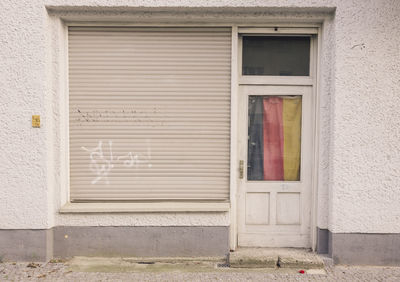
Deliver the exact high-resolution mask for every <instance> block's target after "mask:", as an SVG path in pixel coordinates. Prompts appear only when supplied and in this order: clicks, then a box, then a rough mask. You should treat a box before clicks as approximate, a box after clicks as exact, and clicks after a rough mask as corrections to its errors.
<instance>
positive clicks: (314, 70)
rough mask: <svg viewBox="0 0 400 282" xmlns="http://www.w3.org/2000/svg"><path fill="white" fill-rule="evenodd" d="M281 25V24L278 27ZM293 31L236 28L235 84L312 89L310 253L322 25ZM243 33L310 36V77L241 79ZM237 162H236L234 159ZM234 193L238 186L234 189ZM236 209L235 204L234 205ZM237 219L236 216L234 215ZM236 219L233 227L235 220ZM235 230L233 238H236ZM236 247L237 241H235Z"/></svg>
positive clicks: (314, 208)
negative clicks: (236, 76)
mask: <svg viewBox="0 0 400 282" xmlns="http://www.w3.org/2000/svg"><path fill="white" fill-rule="evenodd" d="M277 26H281V24H277ZM290 26H291V27H292V28H286V29H281V28H279V29H278V31H279V32H278V31H276V30H275V28H274V27H270V28H268V27H267V26H264V27H263V28H247V27H246V28H238V33H239V34H238V68H237V70H238V74H239V75H238V84H239V85H309V86H312V100H313V101H312V105H311V106H312V108H313V109H314V113H313V114H314V116H313V121H312V123H313V124H312V134H313V140H312V142H313V144H312V150H313V156H312V159H313V163H312V166H311V167H312V172H311V185H312V187H311V215H310V236H311V242H310V243H311V247H312V249H313V251H315V249H316V244H317V230H316V229H317V218H318V167H319V163H318V162H319V146H318V145H319V134H320V133H319V113H320V110H319V95H318V93H319V91H320V88H319V85H318V81H319V79H318V76H319V75H320V72H319V71H318V68H320V67H321V66H320V50H321V42H322V41H321V24H316V25H314V26H311V27H310V28H302V27H301V26H300V25H298V26H297V28H296V24H292V25H290ZM243 33H248V34H251V35H256V34H260V35H265V34H269V35H273V34H278V33H279V35H291V34H297V35H301V34H304V35H312V36H311V44H310V76H308V77H296V76H295V77H280V76H242V74H241V69H242V36H241V35H243ZM237 162H238V160H237ZM236 189H237V190H238V189H239V187H238V186H237V188H236ZM236 209H237V205H236ZM237 216H238V214H237ZM237 216H236V224H237V220H238V218H237ZM237 232H238V231H237V228H236V236H235V238H236V239H237ZM236 245H237V242H236Z"/></svg>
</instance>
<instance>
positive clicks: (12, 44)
mask: <svg viewBox="0 0 400 282" xmlns="http://www.w3.org/2000/svg"><path fill="white" fill-rule="evenodd" d="M76 6H79V7H76ZM46 7H47V8H48V9H50V10H51V11H52V13H51V15H49V14H48V11H47V10H46ZM103 7H106V8H107V7H108V8H109V10H107V9H106V8H103ZM136 7H140V9H141V10H143V9H146V8H145V7H163V8H162V9H160V8H157V11H158V12H156V13H148V12H147V13H145V14H141V12H140V13H139V12H135V11H136V10H135V8H136ZM167 7H177V8H176V15H175V17H172V19H171V18H168V17H167V16H164V14H163V13H164V12H163V10H164V11H165V10H168V9H167ZM181 7H198V8H196V9H195V11H196V12H195V14H196V15H195V16H192V15H191V14H188V13H179V9H178V8H181ZM207 7H217V8H213V9H211V11H214V13H210V10H207ZM218 7H219V8H220V9H221V10H218ZM240 7H250V8H251V7H253V8H254V9H253V10H251V9H249V10H245V9H241V10H235V9H237V8H240ZM223 9H225V10H227V11H230V14H228V16H227V15H224V14H221V13H222V10H223ZM335 9H336V10H335ZM334 10H335V11H334ZM255 12H256V13H255ZM238 13H240V15H238ZM330 14H332V15H334V17H330V16H329V15H330ZM0 15H1V16H0V24H1V26H2V28H1V29H0V44H1V48H0V94H1V104H0V105H1V111H0V115H1V118H2V121H3V123H4V126H3V129H2V130H1V133H0V140H1V144H2V145H1V152H2V153H1V155H0V229H17V228H35V229H40V228H48V227H51V226H54V225H90V226H96V225H219V226H221V225H229V216H228V215H227V214H226V213H203V214H201V213H197V214H193V213H191V214H182V213H170V214H165V215H160V214H113V215H100V214H96V215H87V214H86V215H60V214H58V212H57V210H58V208H59V207H60V205H61V203H62V202H63V201H65V193H64V190H63V187H64V185H63V184H64V183H63V178H64V176H65V175H63V173H64V164H63V162H62V156H63V144H64V143H63V130H64V129H65V124H64V121H63V120H62V116H63V100H62V97H63V94H64V93H63V91H64V84H63V81H64V77H65V73H63V72H62V70H63V65H62V64H63V60H62V53H63V50H62V48H63V45H62V41H63V38H62V25H61V23H60V21H59V18H58V17H59V16H60V15H61V16H63V17H66V18H70V19H79V20H84V19H91V20H102V19H110V20H111V19H112V20H121V19H125V20H131V21H135V20H136V21H142V22H146V21H147V22H151V21H152V17H158V18H162V19H163V20H164V21H168V20H176V19H180V20H182V21H183V20H187V21H189V20H190V21H193V22H217V21H226V22H230V21H232V19H235V18H238V17H239V18H240V19H241V20H240V21H241V22H242V23H249V22H254V21H258V22H263V21H265V22H310V21H311V22H317V21H323V20H324V26H323V38H322V42H323V46H322V54H321V57H320V59H321V64H320V81H319V82H320V88H319V91H320V92H319V95H320V97H321V99H320V106H321V107H320V117H319V122H320V133H321V135H320V146H319V149H320V157H319V160H320V163H319V165H318V166H319V179H318V183H319V191H318V218H317V222H318V226H319V227H320V228H327V227H329V228H330V230H331V231H333V232H379V233H385V232H388V233H391V232H392V233H395V232H400V224H398V223H397V222H398V221H399V220H398V219H399V217H400V205H399V204H398V203H399V202H400V192H399V190H398V187H399V186H400V149H399V146H400V145H399V141H400V124H399V118H398V117H399V116H400V110H399V108H400V107H399V106H398V105H400V94H399V93H400V81H399V78H400V50H399V46H400V37H399V36H398V34H399V33H400V29H399V26H400V1H396V0H392V1H389V0H387V1H383V0H382V1H379V0H376V1H373V0H370V1H362V0H358V1H340V0H337V1H332V0H331V1H328V0H326V1H324V0H305V1H304V0H303V1H301V0H286V1H277V0H275V1H272V0H264V1H262V0H254V1H227V0H221V1H198V0H181V1H178V0H170V1H167V0H158V1H157V0H148V1H129V0H121V1H107V0H94V1H90V0H73V1H66V0H37V1H28V0H22V1H7V0H3V1H1V2H0ZM163 17H164V18H163ZM32 114H40V115H41V117H42V127H41V128H40V129H37V128H32V127H31V115H32Z"/></svg>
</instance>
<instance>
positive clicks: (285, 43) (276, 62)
mask: <svg viewBox="0 0 400 282" xmlns="http://www.w3.org/2000/svg"><path fill="white" fill-rule="evenodd" d="M242 58H243V59H242V61H243V63H242V65H243V66H242V74H243V75H278V76H279V75H281V76H309V75H310V38H309V37H304V36H303V37H299V36H297V37H295V36H243V56H242Z"/></svg>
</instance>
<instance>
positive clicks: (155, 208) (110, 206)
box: [60, 202, 229, 213]
mask: <svg viewBox="0 0 400 282" xmlns="http://www.w3.org/2000/svg"><path fill="white" fill-rule="evenodd" d="M228 211H229V203H196V202H193V203H190V202H157V203H67V204H65V205H64V206H62V207H61V209H60V213H129V212H136V213H138V212H140V213H148V212H228Z"/></svg>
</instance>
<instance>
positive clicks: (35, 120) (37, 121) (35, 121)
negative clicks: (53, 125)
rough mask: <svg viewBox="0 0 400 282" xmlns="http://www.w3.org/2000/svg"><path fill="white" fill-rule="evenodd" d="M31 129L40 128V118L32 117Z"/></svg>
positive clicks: (37, 116)
mask: <svg viewBox="0 0 400 282" xmlns="http://www.w3.org/2000/svg"><path fill="white" fill-rule="evenodd" d="M32 127H40V116H39V115H33V116H32Z"/></svg>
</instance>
